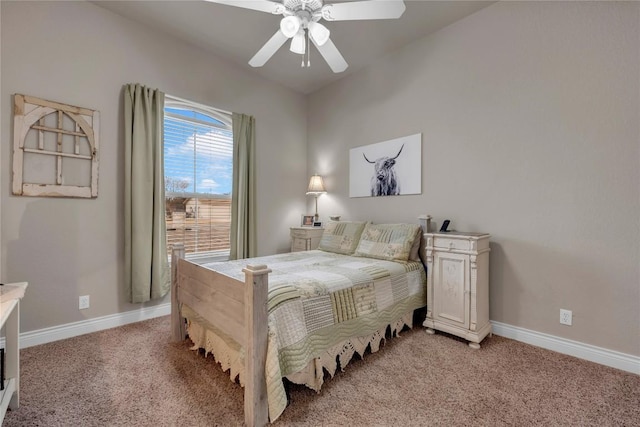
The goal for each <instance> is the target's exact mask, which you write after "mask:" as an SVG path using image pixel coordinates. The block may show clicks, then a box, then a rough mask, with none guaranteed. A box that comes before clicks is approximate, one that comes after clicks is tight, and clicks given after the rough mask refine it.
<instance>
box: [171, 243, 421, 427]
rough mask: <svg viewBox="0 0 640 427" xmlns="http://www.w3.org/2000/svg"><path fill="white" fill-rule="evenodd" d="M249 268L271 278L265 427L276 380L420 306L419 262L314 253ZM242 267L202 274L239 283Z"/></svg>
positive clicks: (277, 399)
mask: <svg viewBox="0 0 640 427" xmlns="http://www.w3.org/2000/svg"><path fill="white" fill-rule="evenodd" d="M251 264H254V265H258V264H265V265H267V266H268V267H269V268H270V269H271V270H272V272H271V273H270V274H269V293H268V309H269V344H268V354H267V377H268V378H267V388H268V393H269V396H268V399H269V406H270V418H271V420H272V421H273V420H274V419H275V418H277V416H278V415H280V413H281V412H282V410H284V406H286V394H285V393H284V387H283V386H282V378H283V377H285V376H287V375H290V374H294V373H296V372H299V371H302V370H303V369H305V367H307V365H308V364H309V362H310V361H312V360H313V359H314V358H318V357H319V356H320V355H321V354H322V353H323V352H326V351H327V349H330V348H332V347H334V346H336V345H337V344H340V343H342V342H344V341H346V340H349V339H350V338H352V337H365V336H371V335H372V334H375V333H377V332H378V331H379V330H380V329H381V328H386V326H387V325H390V324H392V323H394V322H396V321H398V319H401V318H403V316H406V315H407V313H411V312H412V311H413V310H415V309H417V308H420V307H424V306H425V305H426V274H425V270H424V267H423V265H422V263H421V262H414V261H409V262H394V261H386V260H380V259H373V258H367V257H356V256H349V255H341V254H336V253H332V252H326V251H322V250H314V251H306V252H293V253H286V254H278V255H272V256H267V257H258V258H252V259H251ZM246 265H247V260H236V261H227V262H223V263H209V264H205V265H204V266H205V267H208V268H211V269H213V270H216V271H218V272H221V273H223V274H226V275H228V276H231V277H234V278H236V279H238V280H240V281H244V273H243V272H242V269H243V268H244V267H246ZM183 315H185V316H186V317H187V318H189V317H190V316H189V315H187V314H186V313H183ZM190 334H191V333H190ZM194 342H195V341H194ZM214 356H215V354H214ZM241 380H242V378H241ZM282 399H284V406H283V403H282Z"/></svg>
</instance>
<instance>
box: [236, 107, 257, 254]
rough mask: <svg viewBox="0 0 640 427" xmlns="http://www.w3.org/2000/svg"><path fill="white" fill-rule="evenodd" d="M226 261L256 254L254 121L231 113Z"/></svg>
mask: <svg viewBox="0 0 640 427" xmlns="http://www.w3.org/2000/svg"><path fill="white" fill-rule="evenodd" d="M232 119H233V184H232V190H231V248H230V251H229V258H230V259H243V258H250V257H254V256H256V255H257V237H256V236H257V233H256V224H257V213H256V150H255V145H256V144H255V119H254V118H253V117H252V116H248V115H246V114H240V113H233V114H232Z"/></svg>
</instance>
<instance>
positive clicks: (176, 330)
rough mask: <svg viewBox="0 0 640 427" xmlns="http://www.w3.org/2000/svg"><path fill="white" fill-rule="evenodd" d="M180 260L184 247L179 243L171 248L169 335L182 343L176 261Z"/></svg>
mask: <svg viewBox="0 0 640 427" xmlns="http://www.w3.org/2000/svg"><path fill="white" fill-rule="evenodd" d="M182 258H184V245H182V244H180V243H178V244H175V245H173V247H172V248H171V334H172V337H173V340H174V341H183V340H184V339H185V338H186V337H187V334H186V331H185V327H184V318H183V317H182V316H181V315H180V302H179V301H178V261H179V260H180V259H182Z"/></svg>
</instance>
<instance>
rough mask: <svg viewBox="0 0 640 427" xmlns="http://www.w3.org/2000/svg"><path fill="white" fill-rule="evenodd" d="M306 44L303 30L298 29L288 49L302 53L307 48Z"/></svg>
mask: <svg viewBox="0 0 640 427" xmlns="http://www.w3.org/2000/svg"><path fill="white" fill-rule="evenodd" d="M306 46H307V43H306V40H305V39H304V31H300V32H298V34H296V35H295V36H294V37H293V38H292V39H291V46H290V47H289V50H290V51H291V52H293V53H297V54H299V55H304V54H305V52H306V50H307V49H306Z"/></svg>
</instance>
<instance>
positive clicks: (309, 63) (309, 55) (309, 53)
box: [302, 29, 311, 68]
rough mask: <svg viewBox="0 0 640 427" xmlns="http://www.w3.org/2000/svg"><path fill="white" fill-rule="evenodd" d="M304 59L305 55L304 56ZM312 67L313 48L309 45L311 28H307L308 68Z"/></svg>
mask: <svg viewBox="0 0 640 427" xmlns="http://www.w3.org/2000/svg"><path fill="white" fill-rule="evenodd" d="M302 60H303V61H304V56H303V57H302ZM309 67H311V49H310V46H309V29H307V68H309Z"/></svg>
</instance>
